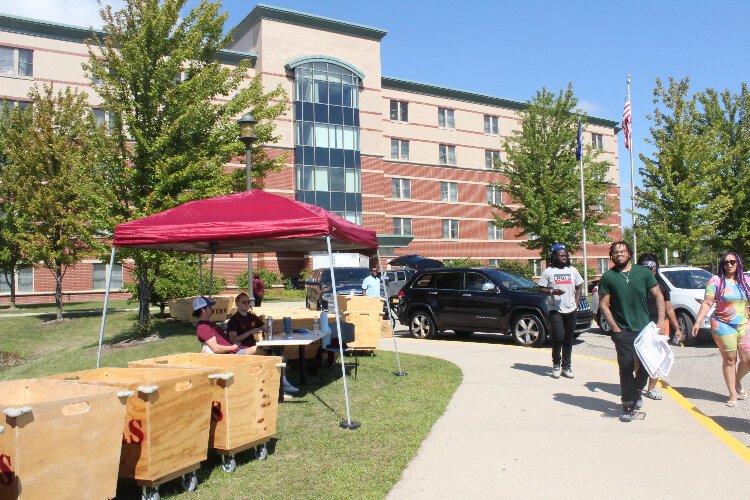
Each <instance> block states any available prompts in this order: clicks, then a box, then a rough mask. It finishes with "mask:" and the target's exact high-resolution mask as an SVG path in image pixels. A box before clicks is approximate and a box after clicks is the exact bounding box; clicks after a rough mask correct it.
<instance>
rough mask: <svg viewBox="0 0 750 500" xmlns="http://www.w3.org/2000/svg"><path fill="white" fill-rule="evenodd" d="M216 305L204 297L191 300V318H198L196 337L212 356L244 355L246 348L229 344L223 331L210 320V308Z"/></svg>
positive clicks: (211, 312) (211, 311)
mask: <svg viewBox="0 0 750 500" xmlns="http://www.w3.org/2000/svg"><path fill="white" fill-rule="evenodd" d="M214 304H216V302H213V301H211V300H208V299H207V298H206V297H197V298H195V299H193V317H195V318H198V324H197V332H196V333H197V335H198V340H200V341H201V342H202V343H203V344H204V345H206V346H208V348H209V349H211V351H213V353H214V354H245V352H246V351H247V349H246V348H243V347H241V346H240V345H237V344H233V343H232V342H230V340H229V337H228V336H227V334H226V333H225V332H224V330H223V329H222V328H221V327H220V326H219V325H217V324H216V323H214V322H213V321H211V320H210V318H211V314H213V310H212V309H211V306H213V305H214Z"/></svg>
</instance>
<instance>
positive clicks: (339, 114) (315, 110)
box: [294, 101, 359, 127]
mask: <svg viewBox="0 0 750 500" xmlns="http://www.w3.org/2000/svg"><path fill="white" fill-rule="evenodd" d="M294 119H295V120H296V121H298V122H299V121H306V122H318V123H332V124H334V125H353V126H355V127H359V110H358V109H357V108H346V107H343V106H335V105H333V104H316V103H312V102H301V101H294Z"/></svg>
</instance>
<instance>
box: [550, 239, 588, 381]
mask: <svg viewBox="0 0 750 500" xmlns="http://www.w3.org/2000/svg"><path fill="white" fill-rule="evenodd" d="M549 250H550V252H551V255H550V262H549V266H547V269H545V270H544V271H543V272H542V276H541V278H540V279H539V287H540V288H539V291H540V292H541V293H543V294H545V295H549V299H547V303H548V304H549V309H550V321H551V322H552V377H554V378H560V375H561V374H562V376H563V377H566V378H573V369H572V368H571V356H572V354H573V335H574V333H575V329H576V312H577V311H578V302H579V301H580V300H581V285H583V278H581V273H579V272H578V269H576V268H575V267H571V265H570V257H569V256H568V249H567V248H565V245H563V244H562V243H555V244H554V245H552V247H551V248H550V249H549Z"/></svg>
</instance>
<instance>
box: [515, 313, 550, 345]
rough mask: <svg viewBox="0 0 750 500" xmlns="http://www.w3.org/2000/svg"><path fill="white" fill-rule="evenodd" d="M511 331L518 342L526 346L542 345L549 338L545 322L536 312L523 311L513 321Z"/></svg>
mask: <svg viewBox="0 0 750 500" xmlns="http://www.w3.org/2000/svg"><path fill="white" fill-rule="evenodd" d="M511 333H512V334H513V340H515V341H516V344H518V345H520V346H524V347H540V346H542V345H543V344H544V341H545V340H547V334H546V333H545V331H544V324H543V323H542V320H541V319H539V316H537V315H536V314H534V313H526V312H525V313H521V314H519V315H517V316H516V317H514V318H513V321H512V322H511Z"/></svg>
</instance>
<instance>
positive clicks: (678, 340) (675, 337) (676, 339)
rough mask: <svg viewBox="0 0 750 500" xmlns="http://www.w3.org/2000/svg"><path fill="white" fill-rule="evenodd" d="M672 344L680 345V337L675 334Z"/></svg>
mask: <svg viewBox="0 0 750 500" xmlns="http://www.w3.org/2000/svg"><path fill="white" fill-rule="evenodd" d="M672 343H673V344H674V345H680V337H678V336H677V334H675V335H674V337H672Z"/></svg>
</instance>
